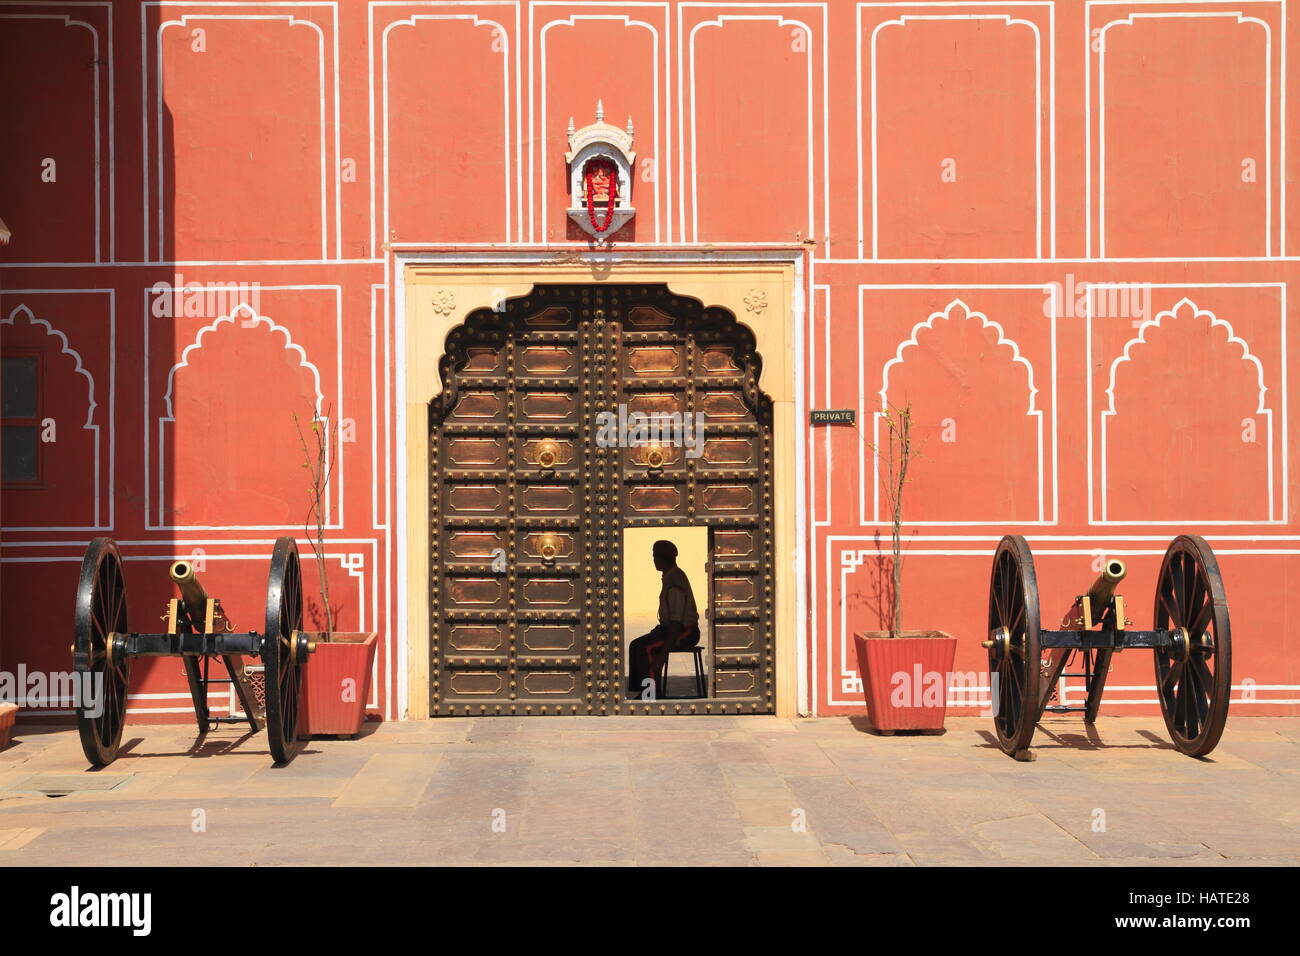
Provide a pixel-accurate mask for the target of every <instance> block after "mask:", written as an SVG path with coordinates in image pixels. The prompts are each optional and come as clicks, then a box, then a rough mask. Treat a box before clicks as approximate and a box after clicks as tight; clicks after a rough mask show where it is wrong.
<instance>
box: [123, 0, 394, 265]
mask: <svg viewBox="0 0 1300 956" xmlns="http://www.w3.org/2000/svg"><path fill="white" fill-rule="evenodd" d="M170 5H172V3H170V2H169V0H152V2H145V3H143V4H141V6H140V24H141V36H140V51H141V71H142V77H143V81H142V83H141V93H140V95H141V99H142V101H143V102H142V106H141V112H142V115H144V116H146V119H145V121H144V122H143V123H141V130H142V135H143V137H144V149H143V153H142V156H143V159H142V162H143V164H144V185H145V189H144V261H145V262H146V263H152V262H163V261H164V258H163V253H164V249H165V235H166V233H165V226H166V223H165V222H164V220H163V213H164V203H163V198H164V197H163V190H164V188H165V186H164V182H163V169H164V165H163V50H162V43H163V32H164V31H165V30H166V29H167V28H168V27H171V26H178V27H186V26H189V22H190V21H191V20H264V21H273V20H284V21H287V23H288V26H289V29H293V28H294V27H297V26H308V27H311V28H312V29H313V30H315V31H316V34H317V44H316V46H317V53H318V57H319V60H320V70H319V81H320V117H319V120H320V234H321V238H320V242H321V251H320V256H321V257H320V261H322V262H329V261H332V260H330V258H329V232H330V228H329V227H330V223H329V213H328V209H329V198H328V194H329V174H328V172H327V169H328V166H329V161H328V148H327V146H326V138H325V132H326V125H327V124H326V113H325V100H326V98H327V95H328V94H327V88H326V85H325V31H324V29H323V28H322V27H321V25H320V24H319V23H315V22H314V21H312V20H308V19H305V18H299V17H297V16H295V15H294V14H291V13H280V14H264V13H257V14H244V13H233V14H232V13H187V14H184V15H182V17H181V18H180V19H179V20H164V21H163V22H162V23H160V24H159V25H158V29H157V31H156V33H155V34H154V48H155V56H156V59H155V60H154V64H155V66H156V68H157V75H156V76H155V77H154V81H155V83H154V85H155V87H156V89H155V93H156V96H155V105H154V124H155V127H156V136H157V139H158V142H157V144H156V145H157V169H156V171H157V175H158V183H157V198H158V206H157V214H158V258H157V259H150V258H149V211H150V207H149V198H150V195H151V194H150V191H149V122H148V119H147V114H148V106H147V104H148V98H149V62H148V58H147V53H146V52H145V51H146V46H145V44H146V43H147V36H146V35H145V32H144V21H145V13H146V11H147V10H148V8H149V7H151V6H157V7H162V6H170ZM253 5H257V4H253ZM263 5H270V6H283V5H287V4H282V3H274V4H263ZM320 6H322V7H326V6H328V7H331V8H332V10H333V20H332V22H331V33H332V36H333V40H334V50H333V53H334V64H333V65H334V153H335V156H334V159H335V163H334V167H335V169H334V233H335V235H334V246H335V249H334V258H335V259H339V258H341V256H342V249H341V246H342V241H343V240H342V224H341V210H342V199H341V195H340V193H341V191H342V190H341V188H340V187H341V183H340V182H339V166H340V165H341V162H340V160H339V156H338V151H339V102H338V100H339V88H338V7H337V6H336V5H333V4H328V3H322V4H320ZM371 175H372V178H373V170H372V172H371ZM370 251H371V252H372V253H373V252H374V249H373V248H372V249H371V250H370Z"/></svg>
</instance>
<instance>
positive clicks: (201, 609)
mask: <svg viewBox="0 0 1300 956" xmlns="http://www.w3.org/2000/svg"><path fill="white" fill-rule="evenodd" d="M169 573H170V574H171V579H172V580H173V581H175V582H176V588H177V590H179V591H180V592H181V603H182V604H183V605H184V606H185V613H186V614H187V615H188V616H189V619H190V624H192V625H193V626H194V629H195V630H199V631H201V630H203V627H204V624H205V623H206V618H207V612H208V594H207V592H206V591H204V590H203V585H202V584H200V583H199V579H198V576H197V575H195V573H194V566H193V565H192V564H190V563H189V562H188V561H177V562H176V563H174V564H173V565H172V566H171V570H170V572H169Z"/></svg>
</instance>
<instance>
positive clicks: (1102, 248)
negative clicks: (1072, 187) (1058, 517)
mask: <svg viewBox="0 0 1300 956" xmlns="http://www.w3.org/2000/svg"><path fill="white" fill-rule="evenodd" d="M1093 2H1096V0H1093ZM1278 2H1279V4H1280V5H1281V6H1282V9H1283V11H1284V13H1283V15H1284V16H1285V0H1278ZM1085 7H1086V8H1087V9H1088V10H1089V11H1090V10H1091V8H1092V2H1090V3H1087V4H1085ZM1225 17H1236V18H1237V23H1238V24H1243V23H1255V24H1258V25H1259V26H1261V27H1263V29H1264V256H1265V257H1266V258H1268V257H1271V256H1272V255H1273V30H1272V28H1271V27H1270V26H1269V25H1268V23H1267V22H1265V21H1264V20H1261V19H1259V18H1258V17H1249V16H1246V15H1245V14H1243V13H1241V12H1240V11H1239V10H1231V11H1228V10H1225V11H1221V12H1210V13H1197V12H1192V11H1177V12H1173V11H1166V12H1162V13H1130V14H1129V15H1128V16H1126V17H1123V18H1120V19H1115V20H1110V21H1108V22H1107V23H1106V24H1105V25H1103V26H1101V27H1098V28H1097V29H1098V30H1099V31H1100V32H1099V33H1098V40H1099V42H1098V50H1097V51H1096V54H1095V55H1096V57H1097V258H1101V259H1105V258H1106V31H1107V30H1109V29H1110V28H1111V27H1114V26H1129V27H1131V26H1133V25H1134V21H1136V20H1157V19H1165V20H1168V19H1212V18H1225ZM1089 27H1090V24H1089V23H1085V32H1084V43H1085V44H1086V45H1087V57H1086V58H1085V62H1086V65H1087V72H1086V74H1085V90H1086V94H1087V97H1088V99H1089V101H1090V100H1091V97H1092V75H1091V73H1092V58H1093V55H1094V54H1093V51H1092V46H1091V44H1092V34H1091V32H1090V29H1089ZM1284 41H1285V38H1284ZM1284 51H1285V42H1284ZM1285 62H1286V61H1285V52H1284V53H1283V63H1285ZM1282 83H1283V87H1284V89H1283V92H1282V97H1283V98H1282V103H1283V105H1285V102H1286V99H1285V97H1286V91H1285V85H1286V76H1285V72H1284V74H1283V77H1282ZM1084 119H1085V122H1086V127H1087V140H1088V142H1087V150H1086V152H1087V154H1088V159H1087V164H1086V167H1085V168H1086V173H1087V175H1086V177H1085V184H1084V187H1085V192H1086V193H1087V205H1088V214H1087V218H1086V220H1085V237H1084V251H1085V254H1086V255H1087V256H1088V258H1093V255H1092V215H1093V213H1092V107H1091V102H1089V103H1088V105H1087V106H1086V107H1085V110H1084ZM1279 124H1280V125H1281V126H1282V128H1283V129H1284V130H1285V127H1286V113H1285V109H1283V112H1282V116H1281V117H1280V119H1279ZM1281 167H1282V168H1283V169H1284V170H1285V169H1286V136H1285V134H1284V135H1283V136H1282V154H1281ZM1280 188H1281V196H1282V208H1281V210H1280V212H1279V216H1280V219H1281V222H1282V226H1283V228H1282V236H1281V240H1280V246H1279V248H1280V254H1281V255H1286V176H1285V175H1284V176H1283V177H1282V184H1281V187H1280ZM1104 500H1105V499H1104V498H1103V508H1104V507H1105V505H1104Z"/></svg>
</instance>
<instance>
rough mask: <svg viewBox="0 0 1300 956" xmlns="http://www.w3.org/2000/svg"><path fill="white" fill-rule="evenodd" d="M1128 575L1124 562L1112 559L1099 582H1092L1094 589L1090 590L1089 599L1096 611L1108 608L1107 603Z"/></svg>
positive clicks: (1098, 578) (1103, 568) (1105, 567)
mask: <svg viewBox="0 0 1300 956" xmlns="http://www.w3.org/2000/svg"><path fill="white" fill-rule="evenodd" d="M1127 574H1128V568H1126V567H1124V562H1123V561H1119V560H1116V559H1115V558H1110V559H1109V560H1107V561H1106V564H1105V565H1104V566H1103V567H1102V569H1101V574H1099V575H1097V580H1096V581H1093V582H1092V587H1090V588H1088V598H1089V600H1090V601H1091V602H1092V606H1093V608H1094V610H1099V609H1101V608H1103V607H1105V606H1106V603H1107V602H1108V601H1109V600H1110V599H1111V598H1112V597H1114V595H1115V588H1116V586H1118V584H1119V582H1121V581H1123V580H1124V577H1125V576H1126V575H1127Z"/></svg>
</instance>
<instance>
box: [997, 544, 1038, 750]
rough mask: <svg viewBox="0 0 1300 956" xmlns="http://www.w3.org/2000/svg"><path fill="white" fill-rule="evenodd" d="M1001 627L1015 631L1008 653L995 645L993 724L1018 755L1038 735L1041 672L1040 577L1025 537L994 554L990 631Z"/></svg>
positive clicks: (1004, 743)
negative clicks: (1036, 724)
mask: <svg viewBox="0 0 1300 956" xmlns="http://www.w3.org/2000/svg"><path fill="white" fill-rule="evenodd" d="M998 627H1005V628H1006V629H1007V630H1008V631H1009V632H1010V640H1009V641H1008V650H1007V652H1006V653H1005V654H1002V653H1000V652H999V651H998V649H997V648H989V683H990V688H991V691H990V693H991V694H992V704H993V709H994V714H993V727H994V730H995V732H996V733H997V738H998V746H1000V747H1001V748H1002V750H1003V751H1005V752H1006V753H1008V754H1014V753H1015V752H1016V751H1018V750H1023V749H1025V748H1026V747H1028V746H1029V742H1030V740H1031V739H1032V738H1033V735H1034V724H1035V723H1036V720H1037V716H1038V704H1039V683H1040V676H1041V675H1040V661H1039V659H1040V646H1039V629H1040V620H1039V608H1038V577H1037V575H1036V574H1035V573H1034V558H1033V555H1032V554H1031V553H1030V550H1029V543H1028V542H1027V541H1025V539H1024V538H1023V537H1021V536H1020V535H1007V536H1006V537H1005V538H1003V539H1002V541H1001V543H1000V544H999V545H998V550H997V552H996V553H995V554H994V556H993V571H992V574H991V575H990V579H989V632H990V633H992V631H993V630H994V629H995V628H998ZM995 678H996V679H995Z"/></svg>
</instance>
